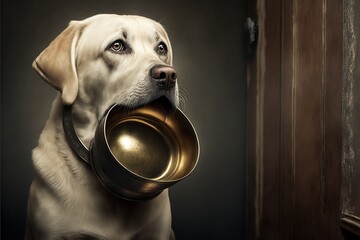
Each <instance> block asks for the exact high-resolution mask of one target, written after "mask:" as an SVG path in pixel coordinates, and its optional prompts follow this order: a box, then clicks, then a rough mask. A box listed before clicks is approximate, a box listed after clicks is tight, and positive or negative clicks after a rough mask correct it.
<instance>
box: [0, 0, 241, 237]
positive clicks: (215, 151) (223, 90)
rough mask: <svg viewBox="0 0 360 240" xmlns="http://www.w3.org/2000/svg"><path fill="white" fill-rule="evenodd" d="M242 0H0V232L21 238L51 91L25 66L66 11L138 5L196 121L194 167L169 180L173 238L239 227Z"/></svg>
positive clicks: (230, 232) (82, 14)
mask: <svg viewBox="0 0 360 240" xmlns="http://www.w3.org/2000/svg"><path fill="white" fill-rule="evenodd" d="M245 10H246V8H245V0H238V1H235V0H222V1H209V0H208V1H190V0H188V1H169V0H162V1H146V0H142V1H140V0H132V1H120V0H117V1H116V0H112V1H109V0H108V1H95V0H78V1H70V0H62V1H48V0H36V1H35V0H33V1H18V0H2V1H1V239H4V240H6V239H11V240H13V239H23V236H24V232H25V217H26V213H25V212H26V204H27V195H28V189H29V186H30V183H31V180H32V166H31V150H32V149H33V148H34V147H35V146H36V145H37V140H38V137H39V135H40V133H41V130H42V128H43V126H44V124H45V121H46V119H47V116H48V113H49V109H50V104H51V102H52V100H53V99H54V98H55V96H56V94H57V93H56V91H55V90H54V89H52V88H51V87H50V86H49V85H47V84H46V83H45V82H43V81H42V80H41V79H40V78H39V77H38V76H37V75H36V73H35V72H34V71H33V70H32V69H31V63H32V61H33V60H34V59H35V57H36V56H37V55H38V54H39V53H40V52H41V51H42V50H43V49H44V48H45V47H46V46H47V45H48V44H49V43H50V42H51V40H52V39H54V38H55V37H56V36H57V35H58V34H59V33H60V32H61V31H62V30H63V29H65V28H66V26H67V24H68V22H69V21H70V20H81V19H84V18H86V17H89V16H91V15H94V14H98V13H117V14H137V15H143V16H146V17H150V18H153V19H155V20H157V21H159V22H160V23H162V24H163V25H164V27H165V28H166V29H167V31H168V34H169V37H170V39H171V41H172V45H173V50H174V66H175V68H176V69H177V72H178V75H179V82H180V84H181V85H182V87H184V88H186V90H187V93H188V95H189V98H188V101H187V104H186V105H185V107H184V108H183V110H184V112H185V113H186V114H187V115H188V117H189V118H190V119H191V121H192V122H193V124H194V126H195V128H196V129H197V132H198V135H199V138H200V144H201V157H200V160H199V164H198V166H197V168H196V169H195V172H193V174H192V175H191V176H190V177H189V178H187V179H186V180H184V181H181V182H180V183H178V184H177V185H175V186H174V187H172V188H171V190H170V197H171V203H172V212H173V228H174V231H175V233H176V235H177V239H178V240H182V239H186V240H191V239H243V238H244V236H245V163H246V162H245V134H246V129H245V113H246V79H245V75H246V71H245V69H246V68H245V54H244V50H243V43H242V40H243V39H242V36H243V25H244V22H245V20H244V17H245V12H246V11H245Z"/></svg>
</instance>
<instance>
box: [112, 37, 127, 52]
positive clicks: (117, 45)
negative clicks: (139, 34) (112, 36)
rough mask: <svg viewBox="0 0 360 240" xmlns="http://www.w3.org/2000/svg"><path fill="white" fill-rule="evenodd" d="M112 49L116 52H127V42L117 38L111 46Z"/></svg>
mask: <svg viewBox="0 0 360 240" xmlns="http://www.w3.org/2000/svg"><path fill="white" fill-rule="evenodd" d="M110 49H111V50H112V51H114V52H115V53H122V52H125V50H126V47H125V44H124V43H123V42H122V41H121V40H117V41H115V42H113V43H112V44H111V46H110Z"/></svg>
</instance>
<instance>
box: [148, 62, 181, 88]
mask: <svg viewBox="0 0 360 240" xmlns="http://www.w3.org/2000/svg"><path fill="white" fill-rule="evenodd" d="M150 76H151V78H152V79H153V80H154V81H155V82H156V84H157V85H158V87H159V88H160V89H165V90H169V89H171V88H173V87H174V86H175V84H176V79H177V75H176V71H175V69H174V68H172V67H170V66H165V65H157V66H154V67H153V68H151V69H150Z"/></svg>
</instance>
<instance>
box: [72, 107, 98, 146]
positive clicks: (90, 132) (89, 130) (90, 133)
mask: <svg viewBox="0 0 360 240" xmlns="http://www.w3.org/2000/svg"><path fill="white" fill-rule="evenodd" d="M72 118H73V124H74V128H75V131H76V133H77V135H78V137H79V139H80V140H81V141H82V143H83V144H84V145H85V146H86V147H87V148H89V145H90V142H91V140H92V139H93V137H94V134H95V130H96V127H97V125H98V116H97V110H96V108H95V107H93V106H91V105H88V104H85V103H84V102H81V101H76V102H75V103H74V104H73V107H72Z"/></svg>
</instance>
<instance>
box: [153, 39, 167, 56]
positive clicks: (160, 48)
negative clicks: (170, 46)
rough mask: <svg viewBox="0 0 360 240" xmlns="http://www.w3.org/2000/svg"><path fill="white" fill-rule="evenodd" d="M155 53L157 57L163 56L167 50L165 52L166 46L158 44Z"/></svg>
mask: <svg viewBox="0 0 360 240" xmlns="http://www.w3.org/2000/svg"><path fill="white" fill-rule="evenodd" d="M156 52H157V53H158V54H159V55H165V54H167V52H168V50H167V47H166V44H165V43H163V42H161V43H159V45H158V46H157V47H156Z"/></svg>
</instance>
